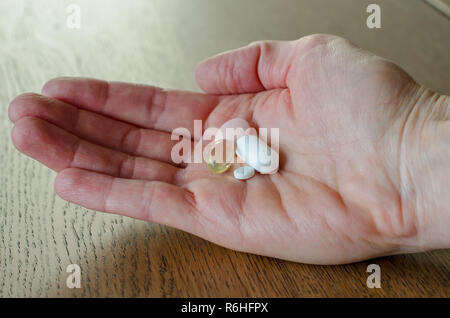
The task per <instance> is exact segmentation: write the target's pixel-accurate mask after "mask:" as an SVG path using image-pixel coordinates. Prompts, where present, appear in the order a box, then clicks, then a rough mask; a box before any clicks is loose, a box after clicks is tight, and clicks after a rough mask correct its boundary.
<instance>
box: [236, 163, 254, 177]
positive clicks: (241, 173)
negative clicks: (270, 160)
mask: <svg viewBox="0 0 450 318" xmlns="http://www.w3.org/2000/svg"><path fill="white" fill-rule="evenodd" d="M233 174H234V177H235V178H236V179H239V180H246V179H250V178H251V177H253V176H254V175H255V169H253V168H252V167H250V166H242V167H239V168H237V169H236V170H234V171H233Z"/></svg>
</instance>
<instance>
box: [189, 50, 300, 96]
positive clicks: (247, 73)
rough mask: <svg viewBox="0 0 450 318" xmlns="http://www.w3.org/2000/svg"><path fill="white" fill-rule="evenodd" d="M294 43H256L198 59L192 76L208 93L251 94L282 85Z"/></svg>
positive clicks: (288, 67) (283, 85)
mask: <svg viewBox="0 0 450 318" xmlns="http://www.w3.org/2000/svg"><path fill="white" fill-rule="evenodd" d="M295 50H296V42H294V41H292V42H281V41H270V42H266V41H264V42H256V43H254V44H251V45H250V46H246V47H243V48H240V49H237V50H233V51H229V52H225V53H222V54H219V55H216V56H214V57H211V58H209V59H207V60H205V61H203V62H201V63H200V64H199V65H198V66H197V69H196V72H195V75H196V80H197V83H198V85H199V86H200V88H201V89H202V90H204V91H205V92H206V93H209V94H239V93H254V92H259V91H263V90H268V89H273V88H286V87H287V84H286V83H287V77H288V75H289V70H290V69H291V64H292V63H293V59H294V57H295Z"/></svg>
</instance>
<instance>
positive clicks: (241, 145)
mask: <svg viewBox="0 0 450 318" xmlns="http://www.w3.org/2000/svg"><path fill="white" fill-rule="evenodd" d="M236 154H237V155H238V156H239V158H241V159H242V160H244V161H245V163H247V164H248V165H249V166H251V167H253V168H254V169H255V170H256V171H258V172H260V173H262V174H269V173H275V172H277V171H278V165H279V156H278V153H277V152H276V151H275V150H273V149H272V148H270V147H269V146H268V145H267V144H266V143H265V142H264V141H262V140H261V139H259V138H258V137H257V136H255V135H245V136H242V137H240V138H239V139H238V140H237V142H236Z"/></svg>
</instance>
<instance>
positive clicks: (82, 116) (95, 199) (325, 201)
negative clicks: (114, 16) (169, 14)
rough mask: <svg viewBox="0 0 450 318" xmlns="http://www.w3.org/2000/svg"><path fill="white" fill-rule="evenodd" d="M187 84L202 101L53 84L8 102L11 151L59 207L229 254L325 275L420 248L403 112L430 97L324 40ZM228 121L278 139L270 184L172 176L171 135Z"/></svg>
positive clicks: (258, 52)
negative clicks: (191, 237) (41, 178)
mask: <svg viewBox="0 0 450 318" xmlns="http://www.w3.org/2000/svg"><path fill="white" fill-rule="evenodd" d="M196 78H197V82H198V84H199V86H200V87H201V88H202V89H203V90H204V91H205V92H206V94H199V93H193V92H181V91H170V90H167V91H166V90H161V89H158V88H155V87H151V86H142V85H134V84H126V83H107V82H105V81H100V80H94V79H80V78H57V79H53V80H51V81H49V82H48V83H47V84H45V86H44V88H43V90H42V95H38V94H30V93H28V94H23V95H21V96H19V97H17V98H15V99H14V100H13V101H12V102H11V105H10V110H9V115H10V118H11V120H12V121H13V122H14V128H13V132H12V139H13V142H14V144H15V146H16V147H17V148H18V149H19V150H20V151H21V152H23V153H24V154H26V155H28V156H31V157H32V158H35V159H36V160H39V161H40V162H42V163H43V164H45V165H46V166H48V167H49V168H51V169H54V170H56V171H57V172H58V176H57V178H56V180H55V189H56V192H57V193H58V195H59V196H61V197H62V198H63V199H65V200H68V201H70V202H74V203H76V204H79V205H82V206H85V207H87V208H90V209H94V210H99V211H105V212H111V213H117V214H121V215H126V216H130V217H134V218H138V219H143V220H148V221H151V222H157V223H161V224H165V225H168V226H172V227H175V228H178V229H181V230H183V231H187V232H190V233H193V234H195V235H198V236H200V237H203V238H205V239H207V240H210V241H212V242H215V243H217V244H220V245H222V246H225V247H228V248H231V249H235V250H240V251H246V252H251V253H256V254H261V255H267V256H273V257H277V258H282V259H288V260H293V261H298V262H305V263H318V264H336V263H348V262H354V261H358V260H362V259H367V258H372V257H377V256H381V255H389V254H396V253H405V252H415V251H419V250H423V249H425V248H429V246H426V244H425V243H424V242H422V241H421V240H422V236H421V231H422V230H423V228H424V227H425V226H426V224H427V223H426V222H425V221H424V220H425V217H424V216H423V215H422V214H423V213H425V212H424V211H423V210H422V209H419V208H418V207H417V205H416V203H417V201H418V199H417V198H418V193H419V192H420V191H422V190H421V189H417V188H416V187H415V185H414V184H413V183H412V182H411V180H410V179H411V174H413V173H414V172H411V170H412V168H411V166H410V165H409V164H408V163H407V162H405V160H406V161H407V160H408V159H407V158H409V157H410V156H414V155H417V154H416V153H413V151H415V150H413V149H410V148H409V147H408V138H409V136H413V135H415V134H416V130H417V128H416V127H417V126H421V125H420V123H421V120H422V119H421V118H422V117H420V116H419V115H417V116H416V115H414V114H416V113H417V112H416V111H415V109H416V108H417V107H419V106H418V103H419V102H420V103H421V104H422V105H420V107H421V109H428V108H432V106H431V104H432V101H436V100H440V99H439V97H438V96H437V95H436V94H434V93H433V92H431V91H428V90H425V89H423V88H422V87H420V86H419V85H418V84H416V83H415V82H414V80H413V79H412V78H410V77H409V76H408V75H407V74H406V73H405V72H404V71H402V70H401V69H399V68H398V67H397V66H396V65H394V64H393V63H391V62H389V61H386V60H384V59H382V58H379V57H377V56H374V55H372V54H370V53H368V52H365V51H362V50H361V49H359V48H357V47H355V46H353V45H352V44H351V43H349V42H348V41H347V40H345V39H341V38H338V37H334V36H329V35H313V36H309V37H305V38H302V39H300V40H297V41H293V42H258V43H253V44H251V45H249V46H247V47H244V48H241V49H239V50H235V51H230V52H226V53H224V54H221V55H218V56H215V57H212V58H210V59H208V60H206V61H204V62H202V63H201V64H200V65H199V66H198V67H197V71H196ZM446 102H447V100H445V101H444V103H446ZM412 116H416V117H417V118H416V117H414V118H415V119H414V120H413V119H411V117H412ZM234 117H242V118H245V119H246V120H248V121H249V122H250V124H251V125H252V126H253V127H255V128H259V127H266V128H271V127H278V128H280V170H279V172H278V173H277V174H274V175H257V176H255V177H254V178H252V179H250V180H247V181H245V182H242V181H238V180H235V179H234V178H233V177H232V174H231V172H229V173H227V174H226V175H219V176H217V175H212V174H211V173H210V172H208V170H207V169H206V165H205V164H187V167H179V166H176V165H173V162H171V156H170V151H171V149H172V146H173V145H174V144H175V143H176V141H171V139H170V134H171V132H172V130H173V129H174V128H177V127H186V128H189V129H191V130H192V128H193V120H194V119H201V120H203V123H204V127H219V126H220V125H221V124H223V123H224V122H225V121H227V120H229V119H231V118H234ZM411 138H412V137H411ZM411 165H412V163H411ZM422 197H424V196H421V198H422Z"/></svg>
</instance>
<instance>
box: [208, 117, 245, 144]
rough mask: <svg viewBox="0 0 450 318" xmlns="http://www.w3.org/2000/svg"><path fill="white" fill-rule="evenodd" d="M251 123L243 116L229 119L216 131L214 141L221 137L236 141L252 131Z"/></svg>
mask: <svg viewBox="0 0 450 318" xmlns="http://www.w3.org/2000/svg"><path fill="white" fill-rule="evenodd" d="M249 128H250V125H249V124H248V122H247V121H246V120H245V119H242V118H233V119H230V120H229V121H227V122H225V123H224V124H223V125H222V126H220V128H219V130H218V131H217V133H216V136H215V138H214V141H218V140H221V139H228V140H230V141H232V142H235V141H236V140H237V139H239V138H240V137H242V136H244V135H245V134H248V133H250V130H248V129H249Z"/></svg>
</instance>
